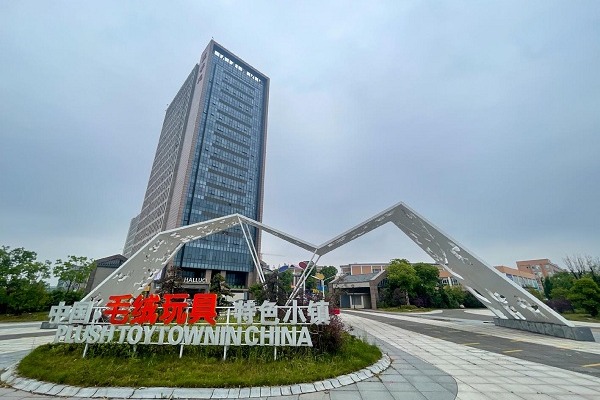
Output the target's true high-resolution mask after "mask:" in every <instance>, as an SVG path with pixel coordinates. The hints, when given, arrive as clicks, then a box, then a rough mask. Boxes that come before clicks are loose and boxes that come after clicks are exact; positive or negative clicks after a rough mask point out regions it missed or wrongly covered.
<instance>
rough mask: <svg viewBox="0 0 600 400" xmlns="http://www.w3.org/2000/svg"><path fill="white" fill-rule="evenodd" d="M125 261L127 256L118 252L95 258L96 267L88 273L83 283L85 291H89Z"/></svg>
mask: <svg viewBox="0 0 600 400" xmlns="http://www.w3.org/2000/svg"><path fill="white" fill-rule="evenodd" d="M125 261H127V257H123V256H122V255H120V254H115V255H112V256H109V257H104V258H101V259H99V260H96V268H94V270H93V271H92V272H91V273H90V276H89V278H88V280H87V283H86V285H85V293H86V294H87V293H89V292H91V291H92V289H94V288H95V287H96V286H98V285H99V284H100V283H102V281H103V280H105V279H106V278H108V276H109V275H110V274H112V273H113V272H115V269H117V268H119V267H120V266H121V265H122V264H123V263H124V262H125Z"/></svg>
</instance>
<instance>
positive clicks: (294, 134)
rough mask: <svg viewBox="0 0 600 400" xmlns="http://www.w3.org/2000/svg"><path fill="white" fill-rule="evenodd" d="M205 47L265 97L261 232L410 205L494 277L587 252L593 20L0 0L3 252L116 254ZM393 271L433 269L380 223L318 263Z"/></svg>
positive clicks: (329, 232) (595, 135)
mask: <svg viewBox="0 0 600 400" xmlns="http://www.w3.org/2000/svg"><path fill="white" fill-rule="evenodd" d="M211 38H214V39H215V40H216V41H217V42H219V43H221V44H222V45H223V46H225V47H226V48H228V49H229V50H231V51H232V52H234V53H235V54H237V55H238V56H240V57H241V58H242V59H244V60H245V61H247V62H248V63H249V64H251V65H253V66H254V67H256V68H257V69H259V70H260V71H262V72H263V73H264V74H266V75H267V76H269V77H270V79H271V88H270V103H269V128H268V141H267V165H266V183H265V202H264V218H263V222H264V223H266V224H267V225H270V226H272V227H274V228H277V229H280V230H283V231H285V232H288V233H290V234H292V235H294V236H297V237H300V238H302V239H304V240H306V241H309V242H312V243H314V244H320V243H322V242H324V241H326V240H328V239H330V238H331V237H333V236H336V235H337V234H339V233H341V232H343V231H345V230H347V229H349V228H351V227H352V226H354V225H356V224H358V223H360V222H362V221H363V220H365V219H367V218H369V217H371V216H372V215H374V214H376V213H378V212H379V211H381V210H383V209H385V208H387V207H390V206H392V205H393V204H395V203H397V202H399V201H404V202H405V203H407V204H408V205H409V206H410V207H412V208H414V209H415V210H416V211H417V212H419V213H420V214H421V215H423V216H424V217H426V218H428V219H429V220H430V221H431V222H433V223H434V224H435V225H437V226H438V227H439V228H441V229H442V230H443V231H445V232H446V233H448V234H450V235H451V236H453V237H454V238H455V239H456V240H457V241H458V242H460V243H462V244H463V245H465V246H466V247H467V248H469V249H470V250H472V251H473V252H474V253H475V254H477V255H478V256H479V257H480V258H482V259H483V260H484V261H486V262H487V263H488V264H491V265H500V264H503V265H508V266H513V267H514V266H515V261H516V260H522V259H530V258H550V259H552V260H553V261H554V262H556V263H558V264H559V265H563V262H562V258H563V257H565V256H567V255H572V254H579V253H581V254H590V255H593V256H599V255H600V229H599V226H600V216H599V215H600V3H599V2H597V1H588V2H585V1H574V2H572V1H563V2H550V1H540V2H534V1H528V2H522V1H515V2H507V1H503V2H489V1H485V2H480V1H470V2H461V1H444V2H435V1H428V2H417V1H414V2H400V1H396V0H394V1H388V2H384V1H378V2H375V1H365V2H361V1H325V2H324V1H313V2H281V1H269V2H263V1H252V2H248V1H172V2H171V1H170V2H153V1H144V2H140V1H136V2H133V1H131V2H123V1H115V2H108V1H103V2H95V4H87V3H83V2H76V1H70V2H60V1H51V2H49V1H2V2H0V244H1V245H8V246H11V247H25V248H27V249H30V250H34V251H36V252H38V255H39V258H41V259H50V260H55V259H57V258H65V257H66V256H68V255H70V254H74V255H85V256H88V257H93V258H100V257H105V256H108V255H112V254H115V253H120V252H121V251H122V248H123V244H124V241H125V236H126V234H127V229H128V226H129V220H130V218H131V217H133V216H134V215H136V214H137V213H139V211H140V208H141V205H142V200H143V196H144V192H145V189H146V185H147V182H148V177H149V174H150V168H151V164H152V161H153V157H154V153H155V150H156V145H157V143H158V137H159V134H160V130H161V126H162V121H163V118H164V112H165V109H166V107H167V104H169V103H170V102H171V100H172V98H173V97H174V96H175V94H176V93H177V91H178V89H179V88H180V86H181V85H182V83H183V81H184V80H185V78H186V77H187V76H188V74H189V72H190V71H191V69H192V67H193V66H194V65H195V64H196V63H197V62H198V61H199V58H200V54H201V52H202V51H203V50H204V48H205V47H206V45H207V44H208V42H209V40H210V39H211ZM265 236H266V237H265V239H264V244H263V249H262V251H263V253H264V258H265V260H266V261H267V262H269V263H271V264H275V265H278V264H282V263H284V262H297V261H299V260H302V259H306V258H310V255H307V254H306V253H305V252H303V251H300V250H296V249H294V248H292V247H291V246H288V245H287V244H285V243H283V242H281V241H279V239H276V238H273V237H269V236H268V235H265ZM392 258H408V259H409V260H411V261H431V260H430V259H429V258H428V256H427V255H426V254H425V253H424V252H423V251H422V250H421V249H419V248H418V247H417V246H416V245H414V244H413V243H412V242H411V241H410V240H408V239H407V238H406V237H404V234H403V233H402V232H400V231H399V230H398V229H396V228H395V227H393V226H391V225H390V226H385V227H383V228H381V229H380V230H377V231H374V232H372V233H370V234H368V235H365V236H364V237H363V238H361V239H359V240H357V241H355V242H352V243H351V244H349V245H347V246H346V247H342V248H341V249H339V250H337V251H335V252H333V253H330V254H328V255H327V256H325V257H324V258H323V259H322V260H321V262H320V264H332V265H340V264H345V263H351V262H387V261H389V260H390V259H392Z"/></svg>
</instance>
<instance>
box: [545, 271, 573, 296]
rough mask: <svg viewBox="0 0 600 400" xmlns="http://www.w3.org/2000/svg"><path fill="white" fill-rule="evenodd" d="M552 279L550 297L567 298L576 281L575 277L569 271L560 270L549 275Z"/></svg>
mask: <svg viewBox="0 0 600 400" xmlns="http://www.w3.org/2000/svg"><path fill="white" fill-rule="evenodd" d="M549 280H550V286H551V290H550V297H549V298H550V299H566V298H567V295H568V293H569V290H571V288H572V287H573V284H574V283H575V277H574V276H573V275H572V274H570V273H568V272H559V273H558V274H554V275H552V276H550V277H549Z"/></svg>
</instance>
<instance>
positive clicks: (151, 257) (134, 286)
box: [82, 214, 316, 305]
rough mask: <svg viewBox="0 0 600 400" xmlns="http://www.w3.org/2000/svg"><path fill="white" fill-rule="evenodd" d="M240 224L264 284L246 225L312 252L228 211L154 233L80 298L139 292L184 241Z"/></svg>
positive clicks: (97, 299)
mask: <svg viewBox="0 0 600 400" xmlns="http://www.w3.org/2000/svg"><path fill="white" fill-rule="evenodd" d="M237 225H240V227H241V230H242V234H243V236H244V239H245V241H246V244H247V245H248V248H249V249H250V253H251V256H252V261H253V262H254V265H255V268H256V271H257V275H258V278H259V280H260V281H261V282H263V283H264V279H265V278H264V275H263V274H262V269H261V267H260V262H259V258H258V254H257V253H256V249H255V247H254V244H253V242H252V237H251V236H252V235H250V232H249V227H248V226H253V227H255V228H257V229H261V230H262V231H264V232H267V233H270V234H272V235H273V236H276V237H279V238H281V239H283V240H285V241H287V242H289V243H292V244H294V245H296V246H298V247H300V248H303V249H305V250H308V251H312V252H314V251H315V250H316V246H315V245H313V244H310V243H308V242H305V241H303V240H301V239H298V238H295V237H293V236H291V235H288V234H286V233H284V232H281V231H279V230H277V229H274V228H271V227H269V226H267V225H265V224H262V223H260V222H257V221H254V220H252V219H250V218H247V217H244V216H243V215H240V214H231V215H227V216H225V217H220V218H215V219H212V220H209V221H205V222H199V223H197V224H193V225H186V226H183V227H180V228H175V229H171V230H168V231H164V232H161V233H159V234H157V235H156V236H155V237H154V238H152V240H150V241H149V242H148V243H146V245H144V246H143V247H142V248H141V249H139V250H138V251H137V252H136V253H135V254H134V255H133V256H131V258H130V259H128V260H127V261H125V262H124V263H123V264H122V265H121V266H120V267H119V268H117V269H116V270H115V271H114V272H113V273H112V274H110V275H109V276H108V277H107V278H106V279H105V280H103V281H102V282H101V283H100V284H99V285H98V286H97V287H96V288H94V289H93V290H92V291H91V292H90V293H88V294H87V295H86V296H85V297H84V298H83V300H82V301H94V302H96V303H97V304H100V305H104V304H106V302H107V300H108V297H109V296H112V295H118V294H123V293H128V294H129V293H131V294H132V295H133V296H137V295H138V294H140V293H141V292H142V291H143V290H144V288H145V287H146V286H147V285H148V284H149V283H151V282H152V280H153V279H154V277H155V276H156V274H157V273H159V272H160V271H161V270H162V268H163V267H164V266H165V265H166V264H167V263H168V262H169V261H170V260H171V259H172V258H173V257H174V256H175V254H176V253H177V251H178V250H179V249H180V248H181V247H182V246H183V245H184V244H186V243H188V242H191V241H193V240H197V239H201V238H203V237H206V236H209V235H212V234H215V233H219V232H221V231H224V230H226V229H229V228H232V227H235V226H237Z"/></svg>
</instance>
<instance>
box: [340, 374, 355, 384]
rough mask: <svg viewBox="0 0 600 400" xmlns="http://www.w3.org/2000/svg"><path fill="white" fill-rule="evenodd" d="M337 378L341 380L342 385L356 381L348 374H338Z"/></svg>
mask: <svg viewBox="0 0 600 400" xmlns="http://www.w3.org/2000/svg"><path fill="white" fill-rule="evenodd" d="M337 380H338V381H339V382H340V384H341V385H342V386H345V385H351V384H353V383H354V379H352V378H351V377H350V376H348V375H342V376H338V377H337Z"/></svg>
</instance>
